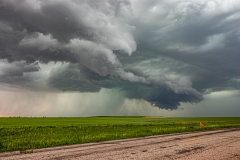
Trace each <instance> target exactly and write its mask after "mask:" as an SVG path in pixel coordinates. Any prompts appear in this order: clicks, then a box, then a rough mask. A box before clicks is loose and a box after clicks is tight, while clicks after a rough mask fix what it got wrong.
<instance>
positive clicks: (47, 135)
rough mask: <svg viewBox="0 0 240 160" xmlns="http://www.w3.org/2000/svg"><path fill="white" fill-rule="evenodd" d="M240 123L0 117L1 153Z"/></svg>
mask: <svg viewBox="0 0 240 160" xmlns="http://www.w3.org/2000/svg"><path fill="white" fill-rule="evenodd" d="M200 122H202V123H203V124H204V126H203V127H200V126H199V123H200ZM239 126H240V117H235V118H234V117H231V118H230V117H229V118H222V117H221V118H217V117H215V118H166V117H87V118H46V117H42V118H39V117H38V118H30V117H25V118H20V117H17V118H16V117H12V118H10V117H9V118H0V152H5V151H14V150H20V151H25V150H28V149H36V148H45V147H52V146H60V145H70V144H80V143H89V142H99V141H107V140H115V139H124V138H134V137H143V136H151V135H161V134H170V133H180V132H193V131H200V130H214V129H220V128H228V127H239Z"/></svg>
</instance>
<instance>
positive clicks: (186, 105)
mask: <svg viewBox="0 0 240 160" xmlns="http://www.w3.org/2000/svg"><path fill="white" fill-rule="evenodd" d="M239 26H240V2H239V0H221V1H219V0H213V1H207V0H206V1H205V0H202V1H195V0H192V1H183V0H162V1H158V0H98V1H96V0H69V1H65V0H47V1H46V0H1V1H0V87H1V88H0V98H1V102H0V116H18V115H20V116H42V115H46V116H92V115H160V116H240V100H239V99H240V94H239V93H240V92H239V90H240V69H239V68H240V63H239V60H240V52H239V51H240V29H239Z"/></svg>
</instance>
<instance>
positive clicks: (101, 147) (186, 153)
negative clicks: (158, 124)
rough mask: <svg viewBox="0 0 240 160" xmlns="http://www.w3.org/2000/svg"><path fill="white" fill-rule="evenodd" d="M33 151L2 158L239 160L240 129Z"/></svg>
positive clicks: (17, 152)
mask: <svg viewBox="0 0 240 160" xmlns="http://www.w3.org/2000/svg"><path fill="white" fill-rule="evenodd" d="M32 152H33V153H30V154H20V152H19V151H15V152H5V153H0V159H1V160H12V159H17V160H21V159H22V160H27V159H31V160H32V159H37V160H45V159H81V160H85V159H108V160H111V159H126V160H128V159H137V160H141V159H142V160H146V159H155V160H157V159H161V160H164V159H179V160H187V159H198V160H201V159H203V160H206V159H211V160H214V159H216V160H221V159H222V160H226V159H230V160H231V159H232V160H239V159H240V128H231V129H222V130H216V131H205V132H195V133H183V134H170V135H162V136H151V137H144V138H134V139H125V140H115V141H107V142H99V143H88V144H80V145H71V146H62V147H54V148H45V149H36V150H33V151H32Z"/></svg>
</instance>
